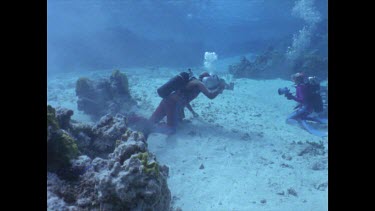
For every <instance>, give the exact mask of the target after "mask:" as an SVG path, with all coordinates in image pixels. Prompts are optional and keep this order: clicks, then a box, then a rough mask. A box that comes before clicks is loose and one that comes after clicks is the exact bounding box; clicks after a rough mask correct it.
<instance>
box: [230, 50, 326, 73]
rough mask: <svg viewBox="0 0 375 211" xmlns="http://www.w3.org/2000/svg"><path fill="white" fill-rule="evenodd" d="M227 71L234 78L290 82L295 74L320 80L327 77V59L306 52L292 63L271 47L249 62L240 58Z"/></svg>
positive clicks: (244, 58)
mask: <svg viewBox="0 0 375 211" xmlns="http://www.w3.org/2000/svg"><path fill="white" fill-rule="evenodd" d="M228 71H229V73H230V74H233V77H234V78H253V79H276V78H282V79H286V80H290V76H291V75H292V74H293V73H296V72H304V73H305V74H306V75H313V76H317V77H319V78H320V79H321V80H325V79H327V76H328V59H327V58H326V57H323V56H321V55H319V54H317V53H316V52H315V51H310V52H306V53H304V54H303V55H300V56H299V57H298V58H296V59H295V60H293V61H289V60H288V59H287V58H286V57H285V54H283V53H281V52H280V51H278V50H275V49H274V48H272V47H269V48H268V49H267V50H266V51H264V52H263V53H260V54H258V55H257V56H255V58H254V59H253V60H252V61H250V60H249V59H247V58H246V57H242V58H241V59H240V61H239V62H238V63H235V64H232V65H229V66H228Z"/></svg>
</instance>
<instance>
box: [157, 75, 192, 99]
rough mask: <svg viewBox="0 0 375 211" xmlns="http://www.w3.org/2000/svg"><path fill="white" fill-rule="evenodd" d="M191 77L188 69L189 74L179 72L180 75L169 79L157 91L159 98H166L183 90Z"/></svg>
mask: <svg viewBox="0 0 375 211" xmlns="http://www.w3.org/2000/svg"><path fill="white" fill-rule="evenodd" d="M192 75H193V73H192V72H191V70H190V69H189V72H181V73H180V74H178V75H176V76H175V77H173V78H171V79H170V80H169V81H168V82H167V83H165V84H164V85H162V86H161V87H159V88H158V89H157V92H158V94H159V96H160V97H162V98H166V97H168V96H169V95H170V94H171V93H172V92H174V91H177V90H180V89H182V88H184V87H185V86H186V84H187V83H188V82H189V81H190V78H191V77H192Z"/></svg>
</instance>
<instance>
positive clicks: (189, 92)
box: [149, 69, 234, 134]
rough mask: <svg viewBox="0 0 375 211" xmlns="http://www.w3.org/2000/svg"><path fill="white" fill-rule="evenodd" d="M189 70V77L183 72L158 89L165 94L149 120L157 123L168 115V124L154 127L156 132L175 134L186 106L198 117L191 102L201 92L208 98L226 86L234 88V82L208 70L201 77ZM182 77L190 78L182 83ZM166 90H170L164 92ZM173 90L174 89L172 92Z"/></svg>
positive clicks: (214, 95)
mask: <svg viewBox="0 0 375 211" xmlns="http://www.w3.org/2000/svg"><path fill="white" fill-rule="evenodd" d="M189 72H190V75H189V77H184V76H186V74H183V73H181V74H180V75H179V76H177V77H174V78H172V79H171V80H170V81H169V82H167V83H166V84H164V85H163V86H162V87H160V88H159V89H158V93H159V96H161V97H162V96H163V100H162V101H161V102H160V104H159V106H158V107H157V108H156V110H155V111H154V113H153V114H152V115H151V117H150V119H149V120H150V121H151V122H152V123H153V124H157V123H159V122H160V121H161V120H162V119H163V118H164V117H165V116H166V117H167V124H166V125H158V126H156V127H154V130H153V131H154V132H161V133H166V134H174V133H175V132H176V128H177V125H178V123H180V122H182V120H183V119H184V118H185V113H184V108H185V107H187V108H188V109H189V111H190V112H191V113H192V114H193V116H194V117H197V116H198V114H197V113H196V112H195V111H194V110H193V108H192V107H191V105H190V102H191V101H192V100H194V99H195V98H196V97H198V95H199V94H200V93H201V92H202V93H203V94H204V95H205V96H206V97H207V98H209V99H214V98H216V97H217V96H218V95H219V94H221V93H222V92H223V90H224V89H225V88H227V89H233V86H234V84H233V83H231V84H229V85H228V84H226V83H225V81H224V80H221V79H220V78H219V77H217V76H216V75H210V74H209V73H208V72H203V73H202V74H200V75H199V78H195V77H194V76H192V72H191V70H190V69H189ZM181 78H185V79H187V78H188V79H187V80H185V81H186V83H182V82H183V80H181ZM177 81H178V82H177ZM173 83H175V84H176V86H181V84H183V86H182V87H178V88H177V87H174V88H171V87H172V85H171V84H173ZM165 90H168V91H166V92H164V91H165ZM171 90H173V91H172V92H171ZM169 92H171V93H169Z"/></svg>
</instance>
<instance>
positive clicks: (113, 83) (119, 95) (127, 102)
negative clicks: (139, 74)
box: [76, 70, 136, 120]
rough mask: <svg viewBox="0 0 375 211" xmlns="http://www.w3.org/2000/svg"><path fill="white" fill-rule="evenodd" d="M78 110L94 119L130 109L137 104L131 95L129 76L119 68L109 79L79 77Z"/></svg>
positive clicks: (77, 83)
mask: <svg viewBox="0 0 375 211" xmlns="http://www.w3.org/2000/svg"><path fill="white" fill-rule="evenodd" d="M76 95H77V97H78V101H77V106H78V110H80V111H83V112H85V113H86V114H88V115H90V116H91V117H92V118H93V119H94V120H97V119H99V118H100V117H102V116H103V115H106V114H111V115H116V114H117V113H119V112H126V111H128V110H129V109H130V108H131V107H132V106H133V105H135V104H136V102H135V100H133V98H132V97H131V95H130V91H129V84H128V78H127V76H126V75H125V74H124V73H121V72H120V71H119V70H115V71H113V73H112V75H111V76H110V78H109V79H101V80H97V81H93V80H91V79H89V78H84V77H82V78H79V79H78V80H77V82H76Z"/></svg>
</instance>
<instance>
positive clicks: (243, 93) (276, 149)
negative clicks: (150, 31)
mask: <svg viewBox="0 0 375 211" xmlns="http://www.w3.org/2000/svg"><path fill="white" fill-rule="evenodd" d="M120 70H121V71H123V72H125V73H127V74H128V76H129V83H130V88H131V94H132V96H133V97H134V98H135V99H137V101H138V103H139V108H140V109H139V113H141V114H142V115H144V116H145V117H149V116H150V115H151V114H152V112H153V111H154V109H155V108H156V107H157V106H158V104H159V102H160V100H161V98H160V97H159V96H158V95H157V93H156V89H157V88H158V87H159V86H160V85H162V84H163V83H164V82H166V81H167V80H168V79H169V78H170V77H171V76H173V75H174V74H175V73H177V72H178V71H180V70H178V71H177V70H175V71H174V70H168V69H163V68H161V69H159V70H142V69H126V68H120ZM193 71H194V69H193ZM110 72H111V71H102V72H91V73H82V74H80V75H77V74H75V75H74V74H72V75H64V76H60V80H63V81H58V80H54V79H52V78H51V79H50V80H49V82H48V85H49V92H48V100H49V103H51V104H52V105H54V106H56V105H61V106H65V107H67V108H70V109H73V110H74V112H75V114H74V116H73V119H77V120H83V121H85V120H87V119H88V118H87V116H86V115H84V114H83V113H82V112H78V111H77V108H76V107H77V106H76V104H75V102H76V100H77V99H76V96H75V92H74V84H75V83H74V82H75V80H76V79H77V78H78V77H79V76H87V77H91V76H94V75H95V74H96V76H97V77H100V75H102V76H106V77H108V76H109V75H110ZM199 72H200V71H195V73H196V74H199ZM72 84H73V85H72ZM290 85H291V82H290V81H284V80H267V81H257V80H251V79H237V80H236V81H235V89H234V91H228V90H225V91H224V93H223V94H222V95H219V96H218V97H217V98H216V99H214V100H209V99H208V98H206V97H205V96H204V95H203V94H200V95H199V97H198V98H197V99H196V100H194V101H193V102H192V106H193V108H194V109H195V111H196V112H197V113H198V114H199V115H200V117H199V118H196V119H194V118H192V115H191V114H190V112H189V111H188V110H187V109H186V111H185V114H186V117H187V119H189V120H191V122H190V123H184V124H183V125H181V126H180V128H179V130H178V132H177V134H175V135H173V136H170V137H167V136H166V135H162V134H151V135H150V137H149V140H148V144H149V150H150V151H151V152H153V153H155V154H156V157H157V159H158V161H159V162H161V163H162V164H165V165H167V166H168V167H169V170H170V177H169V179H168V186H169V188H170V190H171V192H172V196H173V206H174V207H175V208H177V207H180V208H182V210H183V211H188V210H192V211H197V210H215V211H216V210H226V211H227V210H238V211H239V210H241V211H242V210H244V211H245V210H267V211H268V210H288V211H293V210H298V211H299V210H314V211H320V210H328V188H326V189H325V190H318V189H317V188H316V186H318V185H319V184H322V183H325V182H327V181H328V170H327V166H328V165H327V166H326V168H324V169H323V170H313V169H312V165H313V164H314V163H316V162H323V163H326V162H327V161H328V159H327V156H328V155H327V153H326V154H325V155H317V156H311V155H305V156H298V153H300V152H301V150H302V149H303V148H301V147H302V146H303V145H301V144H298V143H297V142H302V143H305V142H307V141H309V142H316V143H318V142H320V141H323V143H324V146H325V148H326V149H327V148H328V139H327V138H319V137H315V136H312V135H311V134H309V133H308V132H306V131H304V130H302V129H301V128H299V127H297V126H293V125H287V124H285V118H286V116H287V115H288V114H289V113H290V112H292V110H293V107H294V106H295V105H296V104H295V102H293V101H288V100H286V99H285V98H284V97H283V96H279V95H278V94H277V89H278V88H280V87H284V86H290ZM59 86H60V87H59ZM283 155H284V156H285V155H286V156H290V157H291V159H290V160H288V159H284V158H283V157H284V156H283ZM201 164H203V165H204V169H200V168H199V167H200V166H201ZM289 188H292V189H294V190H295V191H296V192H297V196H294V195H290V194H288V189H289ZM282 192H284V195H280V194H282ZM262 200H265V203H262V202H261V201H262Z"/></svg>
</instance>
